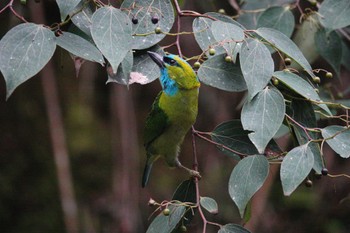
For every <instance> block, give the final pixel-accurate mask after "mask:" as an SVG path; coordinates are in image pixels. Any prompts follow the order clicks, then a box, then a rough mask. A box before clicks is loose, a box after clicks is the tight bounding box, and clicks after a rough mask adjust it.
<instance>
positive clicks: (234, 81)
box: [197, 54, 247, 92]
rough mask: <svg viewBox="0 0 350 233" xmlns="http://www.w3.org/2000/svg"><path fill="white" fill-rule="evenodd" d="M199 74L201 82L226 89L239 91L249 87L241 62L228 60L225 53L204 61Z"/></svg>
mask: <svg viewBox="0 0 350 233" xmlns="http://www.w3.org/2000/svg"><path fill="white" fill-rule="evenodd" d="M197 74H198V78H199V79H200V81H201V82H203V83H205V84H207V85H209V86H212V87H215V88H218V89H221V90H224V91H233V92H238V91H244V90H246V89H247V87H246V84H245V81H244V78H243V75H242V71H241V69H240V67H239V64H237V63H236V64H234V63H232V62H226V61H225V55H224V54H219V55H216V56H214V57H212V58H210V59H209V60H206V61H205V62H203V64H202V65H201V67H200V68H199V70H198V72H197Z"/></svg>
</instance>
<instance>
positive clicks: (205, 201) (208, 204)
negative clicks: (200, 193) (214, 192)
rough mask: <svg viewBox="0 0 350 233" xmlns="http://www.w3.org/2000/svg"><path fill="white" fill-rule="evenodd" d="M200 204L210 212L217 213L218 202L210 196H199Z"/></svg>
mask: <svg viewBox="0 0 350 233" xmlns="http://www.w3.org/2000/svg"><path fill="white" fill-rule="evenodd" d="M200 204H201V206H202V207H203V208H204V209H206V210H207V211H208V212H209V213H211V214H217V213H218V212H219V209H218V203H216V201H215V200H214V199H213V198H210V197H200Z"/></svg>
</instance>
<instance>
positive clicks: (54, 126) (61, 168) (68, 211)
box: [30, 4, 79, 233]
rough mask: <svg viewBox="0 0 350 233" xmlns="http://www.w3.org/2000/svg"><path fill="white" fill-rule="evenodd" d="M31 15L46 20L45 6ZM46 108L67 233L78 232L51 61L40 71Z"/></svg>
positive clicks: (66, 151) (36, 9)
mask: <svg viewBox="0 0 350 233" xmlns="http://www.w3.org/2000/svg"><path fill="white" fill-rule="evenodd" d="M30 9H31V12H30V13H31V17H32V19H33V21H35V22H41V23H46V19H45V14H44V10H43V6H42V5H41V4H40V5H35V6H34V5H33V4H32V6H31V7H30ZM40 76H41V80H42V86H43V92H44V99H45V104H46V110H47V115H48V120H49V129H50V135H51V142H52V149H53V155H54V161H55V166H56V172H57V179H58V185H59V191H60V199H61V205H62V211H63V219H64V223H65V227H66V230H67V233H76V232H78V231H79V230H78V229H79V226H78V225H79V224H78V214H77V212H78V211H77V203H76V200H75V196H74V190H73V182H72V176H71V171H70V162H69V155H68V150H67V145H66V138H65V133H64V127H63V121H62V112H61V107H60V103H59V98H58V93H57V84H56V78H57V77H56V75H55V67H54V64H53V61H50V62H49V63H48V64H47V65H46V66H45V67H44V69H43V70H42V71H41V72H40Z"/></svg>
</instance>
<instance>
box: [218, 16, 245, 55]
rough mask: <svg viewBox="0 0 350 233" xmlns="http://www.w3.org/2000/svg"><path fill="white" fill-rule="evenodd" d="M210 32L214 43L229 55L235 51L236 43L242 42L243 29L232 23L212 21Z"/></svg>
mask: <svg viewBox="0 0 350 233" xmlns="http://www.w3.org/2000/svg"><path fill="white" fill-rule="evenodd" d="M211 32H212V34H213V36H214V38H215V40H216V42H217V43H218V44H220V45H222V47H223V48H224V49H225V51H226V53H227V54H229V55H232V54H233V53H234V52H235V51H237V42H242V41H243V40H244V31H243V29H242V28H241V27H239V26H237V25H235V24H233V23H226V22H223V21H219V20H218V21H214V22H212V24H211ZM238 49H240V47H239V48H238Z"/></svg>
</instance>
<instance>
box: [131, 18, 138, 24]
mask: <svg viewBox="0 0 350 233" xmlns="http://www.w3.org/2000/svg"><path fill="white" fill-rule="evenodd" d="M131 22H132V23H133V24H138V23H139V20H138V18H135V17H132V19H131Z"/></svg>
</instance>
